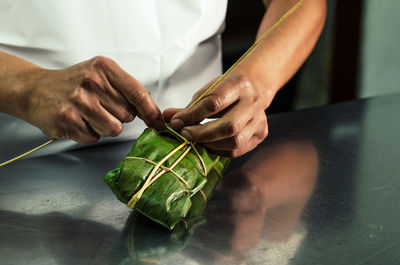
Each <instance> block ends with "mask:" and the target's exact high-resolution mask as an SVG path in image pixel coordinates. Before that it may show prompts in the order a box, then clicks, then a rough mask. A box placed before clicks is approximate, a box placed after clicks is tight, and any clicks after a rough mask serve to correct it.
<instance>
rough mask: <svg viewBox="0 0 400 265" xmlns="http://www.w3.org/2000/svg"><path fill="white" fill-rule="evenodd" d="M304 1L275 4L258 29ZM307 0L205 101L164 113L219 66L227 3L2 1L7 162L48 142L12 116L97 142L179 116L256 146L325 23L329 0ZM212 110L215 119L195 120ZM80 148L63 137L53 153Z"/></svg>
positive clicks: (204, 130) (175, 122)
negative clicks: (268, 115) (281, 93)
mask: <svg viewBox="0 0 400 265" xmlns="http://www.w3.org/2000/svg"><path fill="white" fill-rule="evenodd" d="M297 2H298V1H297V0H270V1H268V0H266V1H265V5H266V7H267V9H266V13H265V16H264V18H263V20H262V22H261V25H260V28H259V34H258V36H260V35H261V34H262V33H263V32H265V31H266V30H267V29H268V28H269V27H271V26H272V24H273V23H274V22H276V21H277V20H278V19H279V18H280V17H281V16H282V15H283V14H284V13H285V12H286V11H288V10H289V9H290V8H291V7H292V6H294V5H295V4H296V3H297ZM303 2H304V3H303V6H302V7H301V8H300V9H298V11H296V12H295V13H294V14H293V15H292V16H291V17H290V18H289V19H288V20H287V21H286V22H285V23H283V24H282V25H280V27H279V29H278V30H276V31H274V32H273V33H272V34H271V35H270V36H269V37H268V39H266V40H264V41H263V42H262V43H261V44H260V45H259V46H258V47H257V48H256V49H254V50H253V52H252V53H251V54H249V55H248V56H247V57H246V58H245V59H244V60H243V61H242V62H241V63H240V64H239V65H238V66H237V67H236V68H235V69H234V70H233V71H232V72H231V73H230V74H229V75H228V76H227V77H226V78H225V79H224V81H223V82H222V83H220V84H219V85H218V86H217V87H215V89H213V90H212V91H211V93H209V94H208V95H207V96H206V97H204V98H203V99H202V100H200V101H199V102H198V103H197V104H195V105H194V106H192V107H189V108H173V109H166V110H165V111H164V113H163V114H161V112H160V110H159V108H161V109H164V108H166V107H182V106H184V104H185V103H186V104H187V102H188V101H189V98H190V95H192V94H193V93H194V92H195V90H196V89H197V88H199V87H201V85H200V84H202V85H204V83H207V82H208V81H210V80H212V79H213V78H214V77H215V76H217V75H218V74H221V73H220V71H221V70H220V69H221V67H220V39H219V33H220V28H221V26H222V24H223V20H224V16H225V9H226V5H227V1H224V0H219V1H215V0H196V1H194V0H193V1H187V0H174V1H152V2H147V1H145V2H143V1H139V0H137V1H123V0H119V1H102V2H99V1H95V0H88V1H78V0H74V1H52V0H42V1H38V0H28V1H24V3H23V5H22V4H21V3H15V1H13V0H4V1H2V2H1V4H0V25H1V26H0V112H3V113H5V114H8V115H2V116H0V135H1V138H2V139H1V140H0V145H1V147H2V148H1V149H2V152H1V153H2V155H1V156H0V158H1V159H2V160H4V159H5V158H6V157H9V155H10V152H13V153H15V152H22V150H23V149H24V148H25V149H26V148H27V147H28V146H29V145H30V144H29V143H31V144H32V143H38V142H41V141H42V142H43V141H44V139H45V138H43V136H41V135H40V133H39V131H38V130H35V129H34V127H30V125H28V124H27V123H24V122H22V121H20V120H17V119H16V118H14V117H17V118H19V119H22V120H25V121H26V122H28V123H30V124H32V125H33V126H36V127H37V128H39V129H40V130H41V131H42V132H43V133H44V134H46V135H47V136H48V137H50V138H65V139H72V140H74V141H76V142H79V143H93V142H96V141H97V140H98V139H99V137H100V136H105V137H106V136H117V135H120V134H121V132H122V124H123V123H129V125H127V126H125V127H127V128H124V133H122V138H123V139H127V138H134V137H137V136H138V134H139V131H141V130H142V129H143V126H140V125H139V124H138V123H137V119H136V123H131V121H132V120H134V119H135V117H136V116H137V117H139V118H140V119H141V120H143V121H144V122H145V123H146V125H147V126H150V127H153V128H155V129H161V128H162V126H163V123H164V121H166V122H170V124H171V126H172V127H173V128H174V129H176V130H180V131H181V133H182V135H184V136H185V137H187V138H188V139H190V140H193V141H196V142H201V143H203V144H204V145H206V146H207V147H209V148H210V149H213V150H214V151H215V152H217V153H219V154H222V155H227V156H239V155H242V154H244V153H246V152H248V151H249V150H251V149H253V148H254V147H255V146H257V144H259V143H260V142H261V141H262V140H263V139H264V138H265V137H266V136H267V133H268V126H267V118H266V115H265V109H266V108H267V107H268V106H269V105H270V103H271V101H272V99H273V97H274V95H275V94H276V92H277V91H278V90H279V88H281V87H282V86H283V85H284V84H285V83H286V82H287V81H288V80H289V79H290V78H291V76H292V75H293V74H294V73H295V72H296V71H297V69H298V68H299V67H300V65H301V64H302V63H303V62H304V60H305V59H306V57H307V56H308V55H309V53H310V52H311V50H312V48H313V46H314V45H315V42H316V40H317V38H318V36H319V34H320V32H321V30H322V27H323V22H324V19H325V14H326V0H304V1H303ZM95 55H102V56H95ZM90 57H93V58H92V59H89V60H85V59H87V58H90ZM39 65H40V66H39ZM71 65H72V66H71ZM53 69H56V70H53ZM211 83H212V81H211V82H210V83H208V84H207V85H205V86H204V87H203V88H201V89H200V90H199V91H198V92H196V93H195V94H194V96H193V99H192V101H193V100H195V99H196V98H197V97H198V96H199V95H200V94H202V92H203V91H204V90H205V89H206V88H207V87H208V86H209V85H210V84H211ZM148 91H150V93H151V95H150V93H149V92H148ZM210 117H211V118H217V119H215V120H213V121H211V122H209V123H206V124H203V125H198V123H199V122H200V121H202V120H204V119H205V118H210ZM106 140H107V139H106ZM73 145H74V144H73V143H72V142H63V141H57V142H56V143H55V144H54V145H53V146H52V147H51V148H50V147H48V148H46V150H47V152H54V151H59V150H62V149H65V148H70V147H71V146H73ZM46 150H45V151H44V152H46Z"/></svg>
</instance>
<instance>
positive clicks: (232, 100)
mask: <svg viewBox="0 0 400 265" xmlns="http://www.w3.org/2000/svg"><path fill="white" fill-rule="evenodd" d="M211 84H212V83H209V84H208V85H206V86H205V87H203V88H202V89H200V90H199V91H198V92H197V93H196V94H195V95H194V96H193V99H192V101H191V103H190V104H189V105H188V106H189V107H186V108H184V109H176V108H174V109H167V110H165V111H164V113H163V115H164V119H165V121H166V122H169V123H170V125H171V127H172V128H173V129H175V130H178V131H180V133H181V134H182V136H184V137H185V138H187V139H188V140H190V141H193V142H199V143H202V144H204V145H205V146H206V147H208V148H210V149H211V150H213V151H214V152H215V153H217V154H219V155H223V156H230V157H237V156H241V155H243V154H245V153H247V152H248V151H250V150H252V149H253V148H255V147H256V146H257V145H258V144H259V143H260V142H261V141H263V140H264V139H265V138H266V137H267V134H268V124H267V116H266V114H265V109H266V108H267V106H268V104H267V103H266V102H265V101H266V100H265V95H264V96H263V95H262V94H265V92H262V90H261V89H260V88H257V86H256V85H255V84H254V83H252V82H251V81H250V80H249V79H248V78H246V77H245V76H243V75H237V74H231V75H228V76H227V77H226V78H225V79H224V80H223V81H222V82H221V83H219V84H218V85H217V86H216V87H214V89H213V90H212V91H210V92H209V93H208V94H207V95H206V96H205V97H204V98H202V99H201V100H200V101H199V102H197V103H196V104H195V105H194V106H190V105H191V104H192V102H194V101H195V100H196V99H197V98H198V97H200V96H201V95H202V94H203V93H204V91H206V90H207V88H209V87H210V85H211ZM206 118H211V119H212V118H216V119H215V120H212V121H209V122H207V123H204V124H199V122H201V121H203V120H204V119H206Z"/></svg>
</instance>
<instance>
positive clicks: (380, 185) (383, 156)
mask: <svg viewBox="0 0 400 265" xmlns="http://www.w3.org/2000/svg"><path fill="white" fill-rule="evenodd" d="M399 114H400V95H392V96H385V97H379V98H373V99H368V100H361V101H355V102H349V103H345V104H339V105H333V106H327V107H322V108H313V109H308V110H302V111H296V112H292V113H284V114H279V115H274V116H271V117H270V118H269V125H270V135H269V137H268V139H267V140H266V141H265V142H264V143H263V144H262V145H260V146H259V147H258V148H257V149H256V150H254V151H253V152H251V153H249V154H247V155H246V156H244V157H241V158H239V159H235V160H233V162H232V163H231V167H230V169H229V170H228V173H227V174H226V175H225V177H224V179H223V181H222V182H221V183H220V185H219V187H218V189H217V191H216V192H215V194H214V196H213V198H212V199H211V201H210V202H209V203H208V206H207V208H206V210H205V212H204V215H203V217H202V218H200V219H199V221H198V223H197V224H196V225H195V226H194V227H191V228H190V229H189V230H188V231H183V232H182V231H181V232H179V233H174V234H169V233H168V232H167V231H165V230H163V229H162V228H160V227H158V226H157V225H153V224H152V223H151V222H150V221H148V220H146V219H145V218H143V217H141V216H140V215H138V214H135V213H132V211H131V210H130V209H128V208H127V207H126V206H125V205H123V204H122V203H120V202H119V201H118V200H117V199H116V198H115V196H114V195H113V194H112V193H111V191H110V190H109V188H108V187H107V186H106V185H105V184H104V182H103V176H104V173H105V172H107V171H108V170H110V169H112V168H114V167H115V166H116V165H117V164H118V163H119V161H120V160H121V159H122V158H123V157H124V155H125V154H126V153H127V152H128V150H129V149H130V147H131V145H132V143H131V142H123V143H117V144H109V145H103V146H98V147H91V148H83V149H80V150H75V151H71V152H66V153H60V154H57V155H52V156H47V157H39V158H31V159H25V160H21V161H18V162H16V163H15V164H12V165H10V166H7V167H4V168H0V264H2V265H3V264H19V265H22V264H38V265H39V264H40V265H47V264H63V265H64V264H65V265H67V264H68V265H70V264H74V265H77V264H85V265H87V264H96V265H98V264H121V265H122V264H152V263H158V264H400V207H399V206H400V192H399V188H400V119H399Z"/></svg>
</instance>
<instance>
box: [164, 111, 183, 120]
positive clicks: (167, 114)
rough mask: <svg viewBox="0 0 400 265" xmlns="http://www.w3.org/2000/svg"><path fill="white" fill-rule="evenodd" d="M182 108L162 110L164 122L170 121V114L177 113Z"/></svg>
mask: <svg viewBox="0 0 400 265" xmlns="http://www.w3.org/2000/svg"><path fill="white" fill-rule="evenodd" d="M181 110H182V108H169V109H166V110H164V112H163V114H162V115H163V118H164V121H165V122H170V121H171V118H172V116H174V115H175V114H176V113H178V112H179V111H181Z"/></svg>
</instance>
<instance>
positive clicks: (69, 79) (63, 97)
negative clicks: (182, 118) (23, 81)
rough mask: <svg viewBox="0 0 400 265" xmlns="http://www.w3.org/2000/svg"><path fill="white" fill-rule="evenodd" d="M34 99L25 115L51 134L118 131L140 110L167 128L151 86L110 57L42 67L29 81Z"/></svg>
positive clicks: (89, 136) (91, 138) (93, 135)
mask: <svg viewBox="0 0 400 265" xmlns="http://www.w3.org/2000/svg"><path fill="white" fill-rule="evenodd" d="M27 88H28V89H30V90H29V98H26V101H27V104H26V112H25V114H23V115H22V118H24V119H25V120H27V121H28V122H30V123H32V124H33V125H35V126H37V127H39V128H40V129H41V130H42V131H43V132H44V133H45V134H47V135H48V136H49V137H51V138H70V139H73V140H75V141H78V142H81V143H90V142H95V141H97V140H98V138H99V136H117V135H119V134H120V133H121V130H122V123H124V122H130V121H132V120H133V119H134V118H135V116H136V115H138V116H139V117H140V118H141V119H143V120H144V121H145V123H146V124H147V125H148V126H152V127H157V129H159V128H160V127H162V120H161V114H160V111H159V109H158V108H157V106H156V105H155V104H154V102H153V100H152V98H151V97H150V94H149V93H148V91H147V90H146V89H145V88H144V87H143V85H142V84H140V83H139V82H138V81H137V80H136V79H134V78H133V77H132V76H130V75H129V74H128V73H126V72H125V71H124V70H123V69H121V67H120V66H119V65H117V64H116V63H115V62H114V61H112V60H111V59H108V58H105V57H95V58H93V59H91V60H88V61H85V62H82V63H80V64H76V65H73V66H71V67H68V68H65V69H62V70H46V69H39V70H34V71H32V72H31V76H30V77H29V80H28V86H27Z"/></svg>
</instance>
